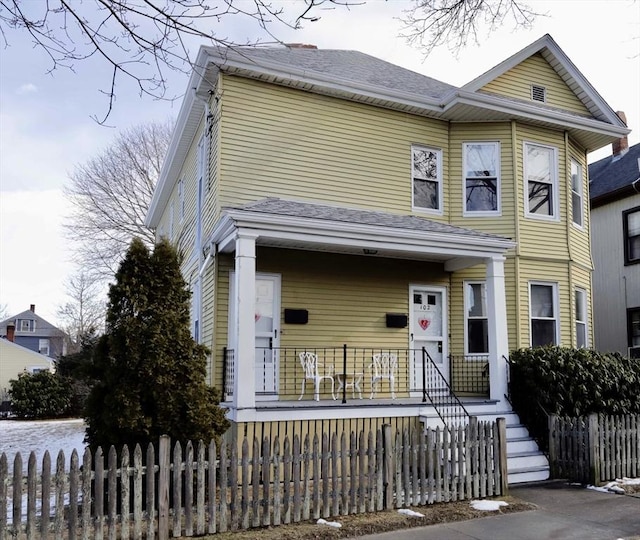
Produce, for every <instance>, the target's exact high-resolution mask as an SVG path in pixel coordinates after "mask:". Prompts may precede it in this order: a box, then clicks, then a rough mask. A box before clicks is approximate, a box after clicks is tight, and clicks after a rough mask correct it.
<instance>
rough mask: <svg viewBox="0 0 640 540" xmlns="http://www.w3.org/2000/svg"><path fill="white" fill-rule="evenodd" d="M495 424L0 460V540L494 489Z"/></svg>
mask: <svg viewBox="0 0 640 540" xmlns="http://www.w3.org/2000/svg"><path fill="white" fill-rule="evenodd" d="M505 448H506V441H505V429H504V421H503V419H499V422H498V424H495V423H494V424H489V423H478V422H475V421H473V422H471V423H470V424H469V425H468V426H465V427H458V428H452V429H448V428H445V429H440V428H438V429H436V430H428V431H427V432H426V433H417V432H414V433H413V434H410V433H409V431H404V432H397V433H392V432H391V429H390V427H389V426H385V427H384V428H383V429H379V430H377V432H375V433H374V432H368V433H365V432H360V433H359V434H356V433H353V432H352V433H351V434H345V433H341V434H338V433H334V434H332V435H331V437H329V436H328V435H326V434H325V435H324V436H322V437H321V438H319V437H318V436H315V437H314V438H313V440H310V438H309V437H306V438H305V439H304V440H303V441H301V440H300V439H299V438H298V437H297V436H296V437H294V439H293V441H291V440H289V439H288V438H285V439H284V440H283V441H281V440H279V439H278V438H277V437H276V438H274V440H269V439H266V438H265V439H264V440H262V441H260V440H258V439H254V440H252V441H249V440H247V439H246V438H245V439H244V440H243V441H242V443H241V444H239V443H238V441H232V442H231V443H229V444H227V443H226V442H224V441H223V442H222V444H221V445H220V447H219V448H218V447H217V446H216V444H215V443H214V442H211V443H210V444H209V445H205V444H203V443H199V444H197V445H196V446H194V445H192V444H191V443H190V442H189V443H187V445H186V447H185V449H184V452H183V448H182V445H181V444H180V443H176V444H175V446H174V448H173V452H172V453H171V454H172V455H170V442H169V439H168V438H166V437H163V438H161V440H160V442H159V446H158V453H157V455H156V451H155V448H154V446H153V445H151V444H150V445H149V447H148V448H147V451H146V454H145V456H144V458H145V459H143V452H142V449H141V448H140V446H136V447H135V449H134V451H133V459H131V456H130V453H129V450H128V448H127V447H126V446H125V447H124V448H123V449H122V451H121V452H120V455H119V456H118V455H117V454H116V450H115V448H113V447H112V448H111V449H110V450H109V452H108V455H107V463H106V466H105V460H104V456H103V454H102V451H101V450H100V449H98V450H97V452H96V453H95V455H92V454H91V452H90V451H89V450H88V449H87V450H86V451H85V453H84V456H83V458H82V464H80V460H79V456H78V454H77V453H76V452H75V451H74V452H73V454H72V456H71V460H70V467H68V468H67V467H66V466H65V456H64V454H63V453H62V452H60V453H59V454H58V457H57V461H56V465H55V471H54V472H53V473H52V471H51V459H50V456H49V453H48V452H46V453H45V455H44V458H43V461H42V468H41V470H38V468H37V464H36V459H35V455H34V454H33V453H32V454H31V455H30V456H29V459H28V463H27V467H26V475H25V474H24V469H23V462H22V457H21V456H20V454H17V455H16V456H15V459H14V462H13V468H12V470H10V468H9V463H8V461H7V458H6V456H5V454H2V456H1V457H0V540H6V539H9V538H11V539H14V538H27V539H32V538H33V539H35V538H52V539H55V540H58V539H62V538H65V539H66V538H68V539H76V538H82V539H89V538H91V539H98V540H101V539H104V538H108V539H109V540H112V539H113V540H115V539H116V538H131V537H133V538H136V539H137V538H154V537H158V538H161V539H165V538H168V537H169V536H170V535H172V536H174V537H175V536H181V535H184V536H194V535H202V534H206V533H209V534H212V533H216V532H224V531H228V530H239V529H249V528H253V527H263V526H273V525H280V524H286V523H292V522H299V521H304V520H310V519H318V518H320V517H323V518H338V517H339V516H341V515H347V514H357V513H363V512H375V511H377V510H382V509H385V508H399V507H406V506H417V505H425V504H431V503H435V502H446V501H455V500H463V499H468V498H472V497H485V496H492V495H500V494H503V493H505V491H506V482H507V478H506V451H505Z"/></svg>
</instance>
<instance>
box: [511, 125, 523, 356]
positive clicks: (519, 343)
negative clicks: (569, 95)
mask: <svg viewBox="0 0 640 540" xmlns="http://www.w3.org/2000/svg"><path fill="white" fill-rule="evenodd" d="M517 144H518V138H517V123H516V121H515V120H511V160H512V163H511V167H512V168H513V190H514V191H513V199H514V201H515V207H514V209H513V217H514V220H513V221H514V229H515V235H516V237H515V241H516V256H515V258H514V278H515V283H514V288H515V291H516V347H515V348H516V349H519V348H520V347H522V322H521V314H520V309H521V307H522V303H521V301H520V197H518V193H519V190H520V186H521V185H524V183H523V182H520V181H519V175H518V157H517V150H516V146H517ZM523 159H524V158H523ZM523 180H524V179H523ZM523 211H524V209H523Z"/></svg>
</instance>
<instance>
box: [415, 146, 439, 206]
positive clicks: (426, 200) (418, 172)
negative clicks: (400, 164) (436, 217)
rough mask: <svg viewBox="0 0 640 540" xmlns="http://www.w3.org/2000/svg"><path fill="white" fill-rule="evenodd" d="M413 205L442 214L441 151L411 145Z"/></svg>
mask: <svg viewBox="0 0 640 540" xmlns="http://www.w3.org/2000/svg"><path fill="white" fill-rule="evenodd" d="M411 170H412V177H413V207H414V208H416V209H419V210H427V211H431V212H433V213H437V214H442V151H441V150H437V149H435V148H427V147H425V146H412V147H411Z"/></svg>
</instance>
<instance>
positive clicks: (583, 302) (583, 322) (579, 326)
mask: <svg viewBox="0 0 640 540" xmlns="http://www.w3.org/2000/svg"><path fill="white" fill-rule="evenodd" d="M575 317H576V346H577V347H586V346H587V291H585V290H584V289H580V288H577V289H576V296H575Z"/></svg>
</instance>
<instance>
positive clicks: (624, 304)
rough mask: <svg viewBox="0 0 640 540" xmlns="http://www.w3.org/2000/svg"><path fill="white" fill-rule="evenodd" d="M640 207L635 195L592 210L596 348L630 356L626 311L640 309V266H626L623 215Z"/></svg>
mask: <svg viewBox="0 0 640 540" xmlns="http://www.w3.org/2000/svg"><path fill="white" fill-rule="evenodd" d="M636 206H640V195H632V196H631V197H627V198H625V199H621V200H618V201H615V202H612V203H609V204H607V205H605V206H599V207H597V208H594V209H592V210H591V220H592V223H593V232H592V234H593V246H594V249H593V264H594V267H595V268H596V272H595V273H594V276H593V288H594V291H595V292H594V295H595V296H594V324H595V345H596V347H597V348H598V349H599V350H601V351H618V352H620V353H622V354H626V353H627V320H626V309H628V308H636V307H640V264H631V265H628V266H625V265H624V246H623V233H622V212H623V211H625V210H628V209H630V208H634V207H636Z"/></svg>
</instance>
